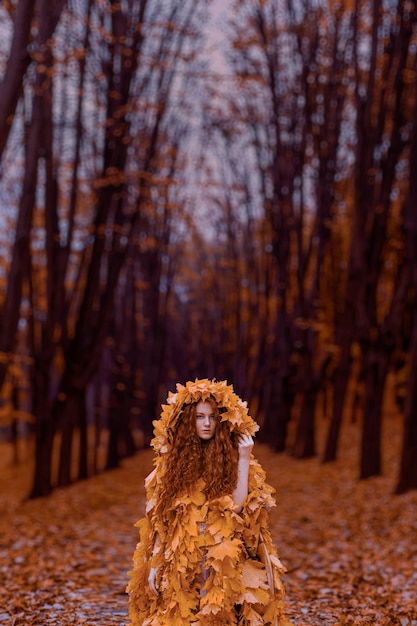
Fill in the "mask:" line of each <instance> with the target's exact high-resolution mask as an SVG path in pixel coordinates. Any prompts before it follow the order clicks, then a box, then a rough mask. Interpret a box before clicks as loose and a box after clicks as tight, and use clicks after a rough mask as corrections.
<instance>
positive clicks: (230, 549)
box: [207, 540, 242, 561]
mask: <svg viewBox="0 0 417 626" xmlns="http://www.w3.org/2000/svg"><path fill="white" fill-rule="evenodd" d="M241 552H242V542H241V541H232V540H225V541H222V542H221V543H219V544H217V545H215V546H212V547H210V548H209V549H208V550H207V560H209V559H210V560H213V561H224V560H225V559H230V560H231V561H237V560H238V559H239V556H240V554H241Z"/></svg>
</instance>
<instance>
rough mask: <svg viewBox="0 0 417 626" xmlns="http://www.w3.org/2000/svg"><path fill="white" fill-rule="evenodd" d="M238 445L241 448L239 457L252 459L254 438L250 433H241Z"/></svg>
mask: <svg viewBox="0 0 417 626" xmlns="http://www.w3.org/2000/svg"><path fill="white" fill-rule="evenodd" d="M237 447H238V450H239V459H250V455H251V452H252V449H253V439H252V437H251V436H250V435H249V433H243V434H242V435H240V437H239V439H238V444H237Z"/></svg>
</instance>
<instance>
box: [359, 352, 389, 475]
mask: <svg viewBox="0 0 417 626" xmlns="http://www.w3.org/2000/svg"><path fill="white" fill-rule="evenodd" d="M389 363H390V353H389V352H385V353H381V351H380V350H378V348H377V347H376V346H371V347H370V349H369V352H368V354H366V355H365V356H364V364H363V367H364V389H365V398H364V411H363V412H364V416H363V425H362V445H361V460H360V478H361V479H364V478H370V477H371V476H378V475H379V474H380V473H381V428H382V402H383V397H384V389H385V380H386V377H387V373H388V368H389Z"/></svg>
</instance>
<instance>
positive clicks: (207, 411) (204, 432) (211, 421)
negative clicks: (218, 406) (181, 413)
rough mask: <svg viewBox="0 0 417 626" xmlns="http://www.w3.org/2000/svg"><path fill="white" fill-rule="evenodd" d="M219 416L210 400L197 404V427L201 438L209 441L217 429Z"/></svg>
mask: <svg viewBox="0 0 417 626" xmlns="http://www.w3.org/2000/svg"><path fill="white" fill-rule="evenodd" d="M216 426H217V418H216V413H215V409H214V408H213V406H212V405H211V403H210V402H199V403H198V404H197V406H196V417H195V429H196V431H197V435H198V436H199V437H200V439H203V440H204V441H209V440H210V439H211V438H212V437H213V435H214V432H215V430H216Z"/></svg>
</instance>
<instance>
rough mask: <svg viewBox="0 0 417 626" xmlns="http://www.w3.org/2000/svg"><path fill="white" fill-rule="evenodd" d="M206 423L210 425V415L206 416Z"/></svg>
mask: <svg viewBox="0 0 417 626" xmlns="http://www.w3.org/2000/svg"><path fill="white" fill-rule="evenodd" d="M204 425H205V426H210V417H209V416H208V415H206V417H205V418H204Z"/></svg>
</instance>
